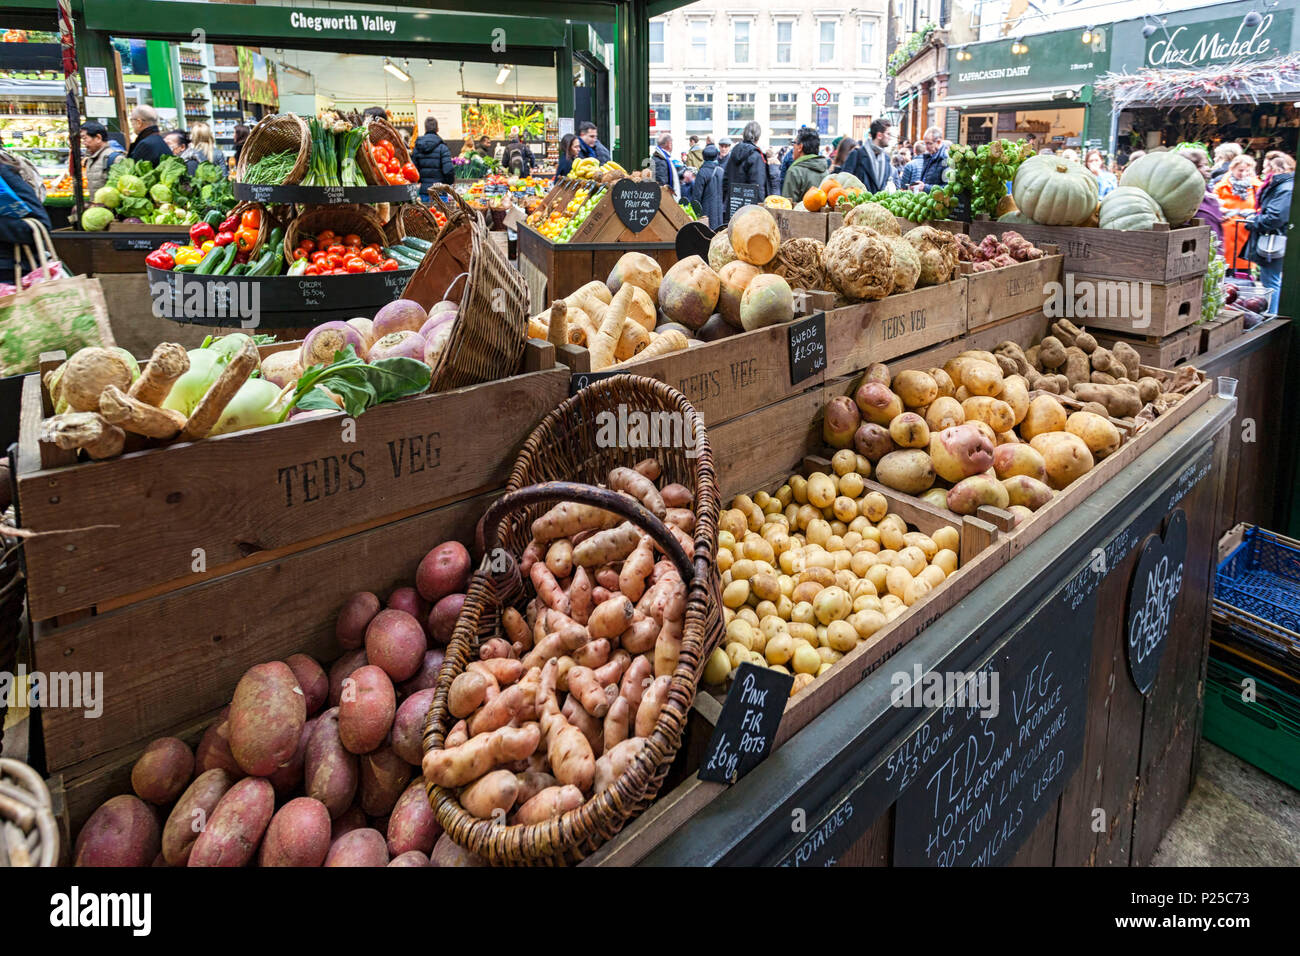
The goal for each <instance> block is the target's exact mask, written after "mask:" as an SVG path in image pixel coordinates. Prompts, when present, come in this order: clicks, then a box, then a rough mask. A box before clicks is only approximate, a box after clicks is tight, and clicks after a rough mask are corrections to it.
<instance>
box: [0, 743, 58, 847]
mask: <svg viewBox="0 0 1300 956" xmlns="http://www.w3.org/2000/svg"><path fill="white" fill-rule="evenodd" d="M0 788H2V789H0V797H3V799H0V830H3V829H7V828H13V829H11V830H10V833H9V834H8V835H6V834H4V833H3V832H0V840H5V841H6V844H7V846H6V849H5V857H6V858H7V860H8V866H10V867H32V866H44V867H53V866H58V865H59V825H58V821H57V820H55V818H54V811H53V809H52V805H51V801H50V791H49V788H48V787H46V786H45V781H44V780H42V779H41V778H40V775H39V774H37V773H36V771H35V770H33V769H32V768H31V767H29V766H27V764H25V763H23V762H22V761H19V760H9V759H7V758H0ZM13 830H16V831H17V833H14V832H13ZM11 838H12V839H11Z"/></svg>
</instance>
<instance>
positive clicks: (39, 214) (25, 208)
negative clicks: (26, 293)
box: [0, 127, 102, 282]
mask: <svg viewBox="0 0 1300 956" xmlns="http://www.w3.org/2000/svg"><path fill="white" fill-rule="evenodd" d="M101 128H102V127H101ZM0 181H2V182H3V185H4V187H5V189H4V190H0V193H9V194H12V197H13V198H12V199H10V201H9V202H5V203H2V204H0V206H2V207H3V211H0V276H4V277H5V279H4V281H6V282H8V281H12V280H13V278H14V275H15V273H14V266H15V265H17V266H18V269H19V272H20V273H21V272H26V271H27V270H26V268H25V264H26V263H25V262H24V261H23V259H24V257H23V256H22V255H21V254H18V253H19V251H18V249H17V248H16V247H17V246H30V245H31V244H32V227H31V226H29V225H28V224H27V223H25V222H23V220H24V219H36V220H39V221H40V222H41V223H43V224H44V225H45V228H46V229H49V228H50V216H49V214H48V213H47V212H46V211H45V205H44V202H43V199H42V197H41V196H39V195H37V191H36V190H35V189H33V188H32V185H31V183H29V182H27V180H26V179H24V178H23V175H22V173H21V172H20V171H19V169H18V167H17V166H16V165H14V164H12V163H10V162H6V161H4V159H3V158H2V157H0ZM4 198H8V196H5V197H4ZM15 200H16V202H15ZM15 207H19V208H15ZM33 255H34V254H33Z"/></svg>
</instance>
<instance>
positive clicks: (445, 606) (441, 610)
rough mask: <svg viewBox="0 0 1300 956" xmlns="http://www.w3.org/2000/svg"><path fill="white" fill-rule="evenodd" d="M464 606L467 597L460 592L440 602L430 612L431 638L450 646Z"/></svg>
mask: <svg viewBox="0 0 1300 956" xmlns="http://www.w3.org/2000/svg"><path fill="white" fill-rule="evenodd" d="M464 606H465V595H464V594H461V593H459V592H457V593H456V594H448V595H447V596H446V597H444V598H442V599H441V600H439V601H438V603H437V604H435V605H434V606H433V610H432V611H430V612H429V636H430V637H431V638H433V639H434V640H435V641H437V642H438V643H439V644H450V643H451V636H452V634H454V633H455V631H456V621H457V620H458V619H459V618H460V611H461V608H463V607H464Z"/></svg>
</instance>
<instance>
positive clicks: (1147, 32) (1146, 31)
mask: <svg viewBox="0 0 1300 956" xmlns="http://www.w3.org/2000/svg"><path fill="white" fill-rule="evenodd" d="M1155 32H1156V25H1155V24H1154V23H1148V24H1147V25H1146V26H1144V27H1143V28H1142V35H1143V36H1144V37H1148V38H1149V37H1150V36H1151V34H1153V33H1155Z"/></svg>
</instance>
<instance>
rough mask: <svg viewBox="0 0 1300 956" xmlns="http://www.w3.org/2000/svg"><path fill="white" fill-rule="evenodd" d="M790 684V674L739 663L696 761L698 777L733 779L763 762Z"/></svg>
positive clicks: (792, 683) (771, 742)
mask: <svg viewBox="0 0 1300 956" xmlns="http://www.w3.org/2000/svg"><path fill="white" fill-rule="evenodd" d="M793 686H794V677H793V675H790V674H782V673H781V672H780V671H774V670H771V669H769V668H766V667H755V666H754V665H753V664H749V663H745V664H741V665H740V669H739V670H737V671H736V676H735V678H734V679H733V680H732V682H731V690H729V691H727V699H726V701H724V702H723V704H722V713H721V715H719V717H718V725H717V726H716V727H714V728H713V738H712V739H711V740H710V741H709V749H708V750H706V751H705V757H704V761H703V763H702V764H701V765H700V771H699V775H700V779H701V780H714V781H717V782H718V783H735V782H736V781H737V780H739V779H740V778H741V777H743V776H744V775H745V774H747V773H749V772H750V771H751V770H753V769H754V768H755V767H757V766H758V765H759V764H760V763H762V762H763V760H764V758H766V757H767V755H768V754H769V753H770V752H771V750H772V744H773V743H775V741H776V729H777V728H778V727H780V726H781V715H782V714H784V713H785V705H786V702H787V701H789V699H790V688H791V687H793Z"/></svg>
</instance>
